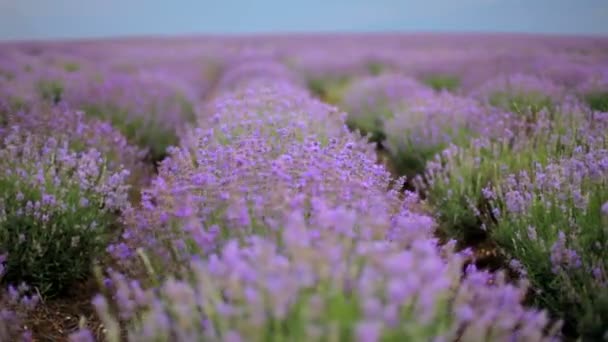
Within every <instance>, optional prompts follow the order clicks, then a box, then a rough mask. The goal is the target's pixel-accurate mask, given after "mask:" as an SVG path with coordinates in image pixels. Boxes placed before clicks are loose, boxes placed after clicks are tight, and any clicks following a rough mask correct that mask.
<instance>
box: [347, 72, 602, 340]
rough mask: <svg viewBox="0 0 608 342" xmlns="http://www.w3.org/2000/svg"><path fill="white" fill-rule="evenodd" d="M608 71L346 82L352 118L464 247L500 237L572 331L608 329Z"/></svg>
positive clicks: (539, 295) (541, 301) (515, 264)
mask: <svg viewBox="0 0 608 342" xmlns="http://www.w3.org/2000/svg"><path fill="white" fill-rule="evenodd" d="M607 90H608V79H605V75H604V76H602V75H601V74H599V75H595V77H594V78H590V79H588V80H587V81H586V82H583V83H581V84H580V85H579V86H578V87H577V88H568V87H567V86H566V85H565V84H557V83H554V82H552V81H550V80H549V79H547V78H542V77H535V76H529V75H523V74H511V75H505V76H499V77H498V78H496V79H491V80H488V81H487V82H486V83H484V84H482V85H481V86H480V87H478V88H475V89H473V90H471V91H470V92H469V94H468V95H467V96H466V97H465V96H462V95H456V94H454V93H453V92H448V91H446V90H445V89H440V90H437V89H433V88H432V87H428V86H425V85H424V84H422V83H420V82H419V81H418V80H416V79H414V78H410V77H408V76H405V75H402V74H398V73H388V74H383V75H380V76H375V77H365V78H362V79H360V80H358V81H356V82H354V83H353V84H352V85H350V86H349V87H348V88H347V89H346V91H344V92H343V94H342V96H341V99H340V103H341V106H343V108H345V109H346V110H347V111H348V112H349V117H348V118H347V122H348V124H349V126H350V127H351V128H352V129H354V130H359V131H361V132H364V133H366V134H368V136H369V138H370V139H371V140H372V141H375V142H378V143H381V144H382V146H383V147H384V148H386V149H387V150H388V153H389V155H390V157H391V162H392V163H391V164H392V166H393V168H394V169H395V171H396V172H397V173H398V174H404V175H407V176H410V179H412V184H411V186H412V187H414V188H416V189H417V191H418V193H419V194H420V195H421V196H423V197H425V198H426V200H427V203H428V204H429V205H430V206H431V208H432V209H433V210H434V212H435V215H434V216H435V217H436V218H437V220H438V223H439V231H440V232H441V233H443V235H445V236H448V237H451V238H456V239H458V240H459V241H461V242H463V244H464V245H470V244H472V243H475V241H480V240H484V241H485V240H487V239H488V238H489V239H490V240H491V241H492V242H494V243H496V244H497V246H498V248H499V251H500V252H502V255H503V256H504V257H506V258H507V259H508V261H509V263H510V268H512V269H513V270H514V271H518V272H519V276H520V277H521V278H525V279H528V280H529V281H530V282H531V284H532V288H533V295H532V298H533V301H534V303H535V304H537V305H538V306H540V307H544V308H547V309H549V310H550V312H551V313H552V314H553V315H555V317H559V318H561V319H563V320H564V321H565V323H566V324H565V329H566V331H567V332H568V333H569V334H573V335H580V336H582V337H583V338H585V339H589V340H601V339H602V338H604V339H605V338H608V330H606V327H607V326H608V312H607V311H606V308H607V307H608V306H607V305H606V304H607V302H606V298H608V283H607V282H606V279H607V278H606V274H607V273H606V272H607V269H608V264H607V263H606V262H607V261H608V255H607V254H606V252H605V251H606V244H607V243H608V235H607V233H608V231H607V230H606V229H607V228H608V226H607V222H608V221H607V219H608V212H606V210H608V188H607V183H606V180H607V178H606V177H607V175H608V157H607V156H608V155H607V153H608V150H607V148H608V135H607V134H606V132H608V121H607V120H608V119H607V118H608V113H606V110H608V109H606V108H605V107H604V105H603V102H602V101H605V99H606V97H605V95H602V94H606V92H607Z"/></svg>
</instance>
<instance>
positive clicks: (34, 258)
mask: <svg viewBox="0 0 608 342" xmlns="http://www.w3.org/2000/svg"><path fill="white" fill-rule="evenodd" d="M1 146H2V149H0V164H1V165H2V170H3V172H2V174H1V175H0V188H2V192H1V193H2V197H0V249H1V250H2V252H3V253H7V254H8V258H7V260H6V268H5V271H6V273H5V280H6V281H9V282H13V281H26V282H27V283H28V284H30V285H32V286H36V287H37V288H38V289H39V291H40V292H41V293H45V294H46V293H53V292H57V291H60V290H61V289H63V288H64V287H65V286H67V285H69V284H70V282H72V281H75V280H78V279H82V278H83V277H84V276H85V275H87V274H88V271H89V269H90V267H91V263H92V261H93V260H94V259H95V258H96V257H98V256H99V255H100V252H102V251H103V248H104V245H105V243H106V241H107V236H108V234H109V232H110V231H111V229H112V228H113V226H114V225H115V222H116V216H115V214H116V212H117V211H120V210H122V209H123V208H125V207H126V206H127V191H128V186H127V185H125V184H124V181H125V178H126V177H128V174H129V173H128V171H126V170H123V169H120V168H119V169H117V170H115V171H109V170H107V168H106V166H105V164H106V161H105V159H104V158H103V156H102V155H101V154H100V153H99V152H98V151H96V150H94V149H90V150H87V151H85V152H80V153H76V152H73V151H71V150H70V149H69V147H68V146H69V140H68V139H66V138H65V137H62V136H58V137H44V136H38V135H35V134H32V133H30V132H28V131H23V130H21V129H19V128H18V127H14V128H12V130H11V132H10V133H9V134H8V135H7V136H6V137H5V138H4V140H3V142H2V145H1Z"/></svg>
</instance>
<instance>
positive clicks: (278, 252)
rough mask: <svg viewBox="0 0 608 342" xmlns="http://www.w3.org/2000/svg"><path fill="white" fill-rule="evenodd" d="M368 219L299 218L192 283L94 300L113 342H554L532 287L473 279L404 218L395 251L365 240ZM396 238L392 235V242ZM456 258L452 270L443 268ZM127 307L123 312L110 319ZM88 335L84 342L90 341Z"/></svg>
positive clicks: (231, 246)
mask: <svg viewBox="0 0 608 342" xmlns="http://www.w3.org/2000/svg"><path fill="white" fill-rule="evenodd" d="M358 215H359V214H358V211H351V210H343V209H339V208H336V209H332V208H330V207H328V206H321V207H320V209H319V210H318V211H317V212H315V213H313V216H314V217H318V219H319V220H320V219H323V221H317V224H315V223H312V222H314V221H311V224H308V223H306V221H308V218H307V217H306V215H305V214H304V213H303V212H302V211H301V210H300V209H295V210H294V211H292V212H291V213H289V214H288V216H289V218H290V220H289V221H286V223H287V226H285V227H284V229H282V230H281V231H280V232H279V233H278V234H277V235H274V236H266V237H264V236H256V235H252V236H248V237H246V238H245V239H242V240H241V239H231V240H229V241H228V242H227V243H226V244H225V245H224V246H223V247H222V248H221V249H220V250H218V252H216V253H213V254H211V255H209V257H208V258H204V259H198V260H194V261H191V262H190V263H189V266H187V267H186V268H183V270H184V272H186V275H182V276H181V277H180V278H181V280H180V279H176V278H173V277H171V278H169V279H167V280H166V281H163V282H162V283H161V284H160V285H159V286H158V287H153V288H149V289H146V288H145V287H143V286H142V285H141V283H139V282H138V281H134V280H130V279H128V278H126V277H124V276H122V275H120V274H113V275H112V277H111V281H110V282H109V284H111V285H110V288H111V290H110V293H112V294H113V295H112V296H110V297H103V296H98V297H96V298H95V300H94V305H95V307H96V309H97V312H98V314H99V317H101V319H102V321H103V322H104V326H105V327H106V328H107V329H108V332H107V334H106V338H107V339H108V341H110V342H114V341H119V340H120V328H119V327H120V323H119V322H121V321H122V322H126V336H127V340H128V341H150V340H154V341H199V340H206V341H245V340H247V341H269V340H271V341H274V340H288V341H324V340H326V339H328V338H330V339H335V340H339V341H342V340H344V341H365V342H368V341H381V340H389V341H409V340H412V341H427V340H441V341H452V340H462V341H488V340H491V341H510V340H517V341H550V340H553V339H555V337H556V336H557V335H556V331H557V330H556V329H558V328H559V326H552V325H551V324H550V322H549V319H548V316H547V315H546V313H545V312H542V311H537V310H533V309H527V308H525V307H523V306H522V305H521V300H522V298H523V296H524V295H525V284H520V285H512V284H507V283H506V282H505V279H504V277H503V276H502V275H500V274H497V275H491V274H489V273H487V272H481V271H477V270H475V269H474V268H469V269H468V270H467V274H466V276H465V277H462V275H461V271H462V266H463V261H464V255H460V254H456V253H454V251H453V248H454V245H455V244H453V243H452V244H449V245H448V246H447V247H445V248H443V249H440V248H439V246H437V244H436V241H434V240H433V239H431V238H430V236H429V235H430V233H431V230H430V229H429V228H430V227H429V221H428V220H424V219H423V220H420V218H421V217H420V216H418V217H408V216H402V217H401V218H400V219H398V220H395V221H394V222H393V223H391V224H390V226H391V227H389V226H386V227H385V228H387V229H389V230H391V231H392V234H391V237H392V242H389V241H386V240H383V239H379V240H376V239H370V238H369V237H366V236H365V235H364V234H363V235H360V234H359V233H358V231H359V230H360V229H361V228H365V227H364V226H361V225H360V224H359V221H358ZM387 231H388V230H387ZM444 257H445V259H444ZM111 306H113V307H117V312H114V311H112V310H111V309H110V307H111ZM82 334H86V332H79V333H78V335H76V336H75V339H73V341H77V339H76V337H80V336H81V335H82Z"/></svg>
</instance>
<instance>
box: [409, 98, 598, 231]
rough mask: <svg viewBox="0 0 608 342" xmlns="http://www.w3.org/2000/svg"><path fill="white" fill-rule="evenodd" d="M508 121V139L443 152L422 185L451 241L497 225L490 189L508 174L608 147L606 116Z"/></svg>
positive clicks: (566, 113)
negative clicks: (578, 148)
mask: <svg viewBox="0 0 608 342" xmlns="http://www.w3.org/2000/svg"><path fill="white" fill-rule="evenodd" d="M505 121H506V122H505V123H501V124H500V125H501V126H502V127H503V128H502V129H503V134H501V135H497V136H496V137H495V138H491V137H481V138H475V139H472V140H471V141H470V142H468V143H467V144H464V145H462V146H455V145H453V146H451V147H449V148H447V149H446V150H444V151H443V152H442V153H441V154H440V155H438V156H436V158H435V160H434V161H432V162H430V163H429V164H427V171H426V172H425V178H424V179H421V178H419V180H418V182H417V183H418V188H419V190H420V191H423V192H425V194H426V195H427V199H428V201H429V202H430V203H431V205H433V206H434V207H435V208H436V211H437V214H438V216H439V219H440V221H441V222H443V224H442V227H443V229H444V230H445V232H446V233H448V234H449V235H451V236H457V237H459V238H462V239H464V240H469V239H476V238H478V237H480V236H485V235H486V233H487V229H488V228H489V227H488V225H492V224H493V223H494V222H495V220H496V217H495V216H496V215H495V213H493V212H492V210H491V208H490V207H489V205H488V200H490V199H493V196H494V194H492V193H491V192H488V191H489V188H491V186H492V185H495V184H497V183H500V182H501V181H502V180H504V179H505V177H506V176H507V175H508V174H510V173H513V172H517V171H519V170H529V169H532V168H533V167H534V165H535V164H536V163H540V164H541V165H546V164H547V163H548V162H549V161H550V160H552V159H554V158H559V157H560V156H564V157H567V156H570V155H572V153H574V151H575V148H576V146H578V145H584V146H586V147H585V148H587V149H594V148H601V147H603V146H605V143H606V140H605V137H603V135H604V132H605V129H606V128H607V126H606V119H605V115H602V114H600V113H593V112H590V111H588V110H587V109H586V108H584V107H580V106H577V105H575V106H571V105H564V106H563V107H561V109H559V110H556V111H548V110H542V111H540V112H538V113H537V116H536V122H535V123H533V124H530V123H528V120H527V119H523V120H519V119H517V118H512V117H507V118H506V120H505Z"/></svg>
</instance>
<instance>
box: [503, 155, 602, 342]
mask: <svg viewBox="0 0 608 342" xmlns="http://www.w3.org/2000/svg"><path fill="white" fill-rule="evenodd" d="M494 191H495V192H496V193H497V194H498V195H497V200H494V201H492V204H493V207H494V208H495V210H497V211H499V212H500V213H501V215H500V216H499V218H498V224H497V225H496V227H495V228H494V229H493V230H492V236H493V237H494V239H495V240H496V241H497V242H498V243H499V245H500V246H501V247H502V248H503V249H504V250H505V251H506V253H507V254H508V255H510V256H511V257H513V258H514V259H516V260H517V263H518V264H519V265H521V266H523V269H524V272H525V275H526V276H527V277H528V279H530V280H531V281H532V285H533V286H534V288H536V289H537V293H536V296H535V300H536V301H537V302H538V303H539V304H540V305H542V306H544V307H547V308H549V309H550V310H551V311H552V312H553V313H555V314H557V315H559V316H560V317H561V318H563V319H564V321H565V322H567V323H568V324H569V325H571V327H574V328H575V330H576V331H577V332H578V334H580V335H581V336H582V337H583V338H584V339H586V340H594V341H599V340H602V339H606V338H608V220H606V216H607V215H608V213H607V211H608V204H605V203H608V202H607V200H608V150H607V149H605V148H597V149H591V150H589V149H587V147H586V146H579V147H577V148H576V149H575V151H574V154H573V156H572V157H569V158H564V159H558V160H555V161H552V162H551V163H549V164H548V165H546V166H541V165H540V164H537V165H536V166H535V168H534V169H532V170H522V171H521V172H518V173H514V174H511V175H509V176H508V177H507V181H506V182H505V183H503V184H500V185H498V186H497V187H496V189H495V190H494ZM602 211H604V212H602Z"/></svg>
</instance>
